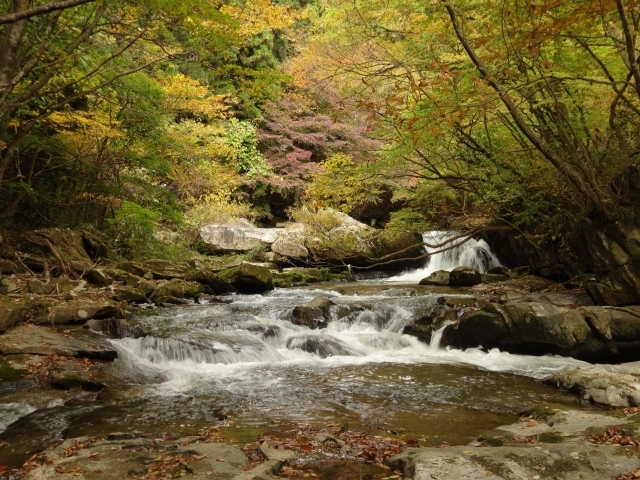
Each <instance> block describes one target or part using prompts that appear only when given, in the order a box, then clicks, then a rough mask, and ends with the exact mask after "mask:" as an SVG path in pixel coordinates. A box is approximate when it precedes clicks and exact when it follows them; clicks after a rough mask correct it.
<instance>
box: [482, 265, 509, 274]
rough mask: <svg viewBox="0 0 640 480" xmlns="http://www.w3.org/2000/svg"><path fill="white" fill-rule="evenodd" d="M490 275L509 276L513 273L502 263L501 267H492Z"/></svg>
mask: <svg viewBox="0 0 640 480" xmlns="http://www.w3.org/2000/svg"><path fill="white" fill-rule="evenodd" d="M487 273H488V274H490V275H506V276H509V274H510V273H511V272H510V271H509V269H508V268H507V267H503V266H502V265H501V266H499V267H493V268H490V269H489V271H488V272H487Z"/></svg>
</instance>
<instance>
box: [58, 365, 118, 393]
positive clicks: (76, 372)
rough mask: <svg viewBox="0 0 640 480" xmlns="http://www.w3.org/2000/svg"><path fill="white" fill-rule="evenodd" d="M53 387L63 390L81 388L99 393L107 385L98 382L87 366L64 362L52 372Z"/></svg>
mask: <svg viewBox="0 0 640 480" xmlns="http://www.w3.org/2000/svg"><path fill="white" fill-rule="evenodd" d="M50 377H51V386H52V387H53V388H58V389H61V390H69V389H71V388H81V389H82V390H86V391H89V392H99V391H100V390H102V389H103V388H105V387H106V385H105V384H104V383H102V382H100V381H99V380H97V379H96V378H95V376H94V374H93V373H92V372H90V371H89V369H88V368H87V367H86V366H83V365H81V364H78V363H75V362H64V363H63V364H62V365H58V366H56V368H55V369H53V370H52V371H50Z"/></svg>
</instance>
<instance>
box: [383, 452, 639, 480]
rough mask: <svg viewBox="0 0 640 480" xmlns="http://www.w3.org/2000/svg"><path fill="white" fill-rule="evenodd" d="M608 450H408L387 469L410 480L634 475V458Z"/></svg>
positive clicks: (588, 479) (599, 479) (587, 479)
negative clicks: (396, 469)
mask: <svg viewBox="0 0 640 480" xmlns="http://www.w3.org/2000/svg"><path fill="white" fill-rule="evenodd" d="M619 448H620V447H614V446H609V445H588V444H585V445H569V444H567V445H565V444H557V445H556V444H554V445H552V444H545V445H543V446H539V447H537V448H536V447H534V446H519V447H480V448H474V447H449V448H439V449H436V448H423V449H410V450H407V451H406V452H404V453H402V454H400V455H398V456H396V457H394V458H393V459H392V464H393V465H395V466H400V467H401V468H403V469H404V471H405V474H407V473H409V472H412V473H413V474H412V475H409V476H408V478H412V479H413V480H451V479H465V480H486V479H487V478H492V479H495V480H529V479H536V480H560V479H566V480H574V479H575V480H577V479H581V480H603V479H608V478H614V477H615V476H616V475H619V474H623V473H628V472H630V471H635V470H636V469H637V467H638V459H637V458H629V457H627V456H625V455H620V453H619Z"/></svg>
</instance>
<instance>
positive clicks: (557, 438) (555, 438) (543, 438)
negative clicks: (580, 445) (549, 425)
mask: <svg viewBox="0 0 640 480" xmlns="http://www.w3.org/2000/svg"><path fill="white" fill-rule="evenodd" d="M566 439H567V437H564V436H563V435H562V434H560V433H558V432H545V433H541V434H540V435H538V441H539V442H540V443H562V442H564V441H565V440H566Z"/></svg>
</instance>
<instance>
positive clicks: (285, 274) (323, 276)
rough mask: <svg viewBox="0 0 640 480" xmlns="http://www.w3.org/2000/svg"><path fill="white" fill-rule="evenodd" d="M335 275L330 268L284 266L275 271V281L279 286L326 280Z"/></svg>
mask: <svg viewBox="0 0 640 480" xmlns="http://www.w3.org/2000/svg"><path fill="white" fill-rule="evenodd" d="M334 277H335V275H334V274H332V273H331V270H329V269H328V268H301V267H293V268H284V269H282V271H281V272H275V273H273V283H274V285H275V286H277V287H289V286H293V285H300V284H308V283H317V282H326V281H329V280H331V279H333V278H334Z"/></svg>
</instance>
